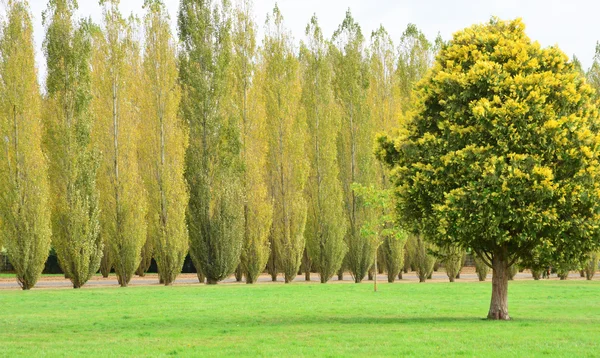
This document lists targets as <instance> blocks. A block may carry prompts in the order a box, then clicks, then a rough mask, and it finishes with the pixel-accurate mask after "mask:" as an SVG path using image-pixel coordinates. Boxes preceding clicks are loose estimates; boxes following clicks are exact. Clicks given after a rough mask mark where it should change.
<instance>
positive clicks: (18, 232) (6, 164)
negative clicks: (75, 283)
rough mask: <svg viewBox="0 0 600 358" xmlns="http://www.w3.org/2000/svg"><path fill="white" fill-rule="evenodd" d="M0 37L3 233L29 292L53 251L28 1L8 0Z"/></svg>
mask: <svg viewBox="0 0 600 358" xmlns="http://www.w3.org/2000/svg"><path fill="white" fill-rule="evenodd" d="M5 10H6V14H7V20H6V22H4V23H2V38H1V39H0V94H1V95H0V138H2V144H3V148H2V155H0V186H1V187H2V190H0V234H1V235H2V236H3V239H2V240H0V241H3V244H4V245H5V247H6V250H7V253H8V258H9V260H10V262H11V264H12V266H13V267H14V269H15V272H16V277H17V281H18V283H19V285H20V286H21V288H23V289H24V290H28V289H30V288H32V287H33V286H35V284H36V282H37V280H38V278H39V277H40V274H41V273H42V270H43V269H44V263H45V262H46V258H47V257H48V252H49V250H50V237H51V234H52V232H51V228H50V225H51V223H50V221H51V219H50V210H49V203H48V202H49V199H48V190H49V189H48V182H47V174H48V166H47V163H46V160H45V157H44V155H43V153H42V147H41V146H42V132H43V128H42V123H41V120H40V114H41V113H40V112H41V97H40V91H39V87H38V82H37V77H36V76H37V74H36V68H35V57H34V56H35V55H34V45H33V25H32V23H31V15H30V13H29V5H28V3H27V1H16V0H9V1H8V3H7V7H6V9H5Z"/></svg>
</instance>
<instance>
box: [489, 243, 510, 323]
mask: <svg viewBox="0 0 600 358" xmlns="http://www.w3.org/2000/svg"><path fill="white" fill-rule="evenodd" d="M505 256H506V255H504V254H503V253H495V254H494V255H493V256H492V269H493V271H492V301H491V302H490V311H489V313H488V319H493V320H509V319H510V317H509V316H508V269H509V267H508V260H507V259H506V258H505Z"/></svg>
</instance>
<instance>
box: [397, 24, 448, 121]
mask: <svg viewBox="0 0 600 358" xmlns="http://www.w3.org/2000/svg"><path fill="white" fill-rule="evenodd" d="M440 46H441V39H440V38H439V37H438V38H437V39H436V44H435V46H433V45H432V44H431V43H430V42H429V41H428V40H427V38H426V37H425V35H424V34H423V33H422V32H421V31H420V30H419V29H418V28H417V27H416V26H415V25H414V24H408V26H407V27H406V30H404V32H403V33H402V37H401V38H400V44H399V46H398V66H397V67H396V77H397V78H396V81H397V84H398V85H397V87H396V88H397V91H398V92H399V93H398V94H397V95H398V96H399V97H400V99H399V102H400V105H401V108H402V113H403V115H406V114H407V112H408V111H410V110H411V109H412V108H413V104H414V102H415V98H414V96H413V88H414V86H415V84H416V83H417V82H418V81H419V80H420V79H421V78H423V76H425V74H426V73H427V71H428V70H429V68H430V67H431V66H432V64H433V60H434V55H435V54H436V53H437V51H438V47H440Z"/></svg>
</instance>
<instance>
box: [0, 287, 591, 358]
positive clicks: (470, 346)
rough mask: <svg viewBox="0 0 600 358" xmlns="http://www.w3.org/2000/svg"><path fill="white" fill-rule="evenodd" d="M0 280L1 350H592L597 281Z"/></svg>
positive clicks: (281, 352)
mask: <svg viewBox="0 0 600 358" xmlns="http://www.w3.org/2000/svg"><path fill="white" fill-rule="evenodd" d="M490 290H491V284H490V283H489V282H484V283H477V282H471V283H460V282H457V283H452V284H451V283H425V284H417V283H414V284H398V283H396V284H381V285H380V291H379V292H377V293H373V292H372V286H371V285H370V284H327V285H321V284H316V283H314V284H305V283H294V284H289V285H283V284H259V285H244V284H232V285H217V286H206V285H200V284H198V285H190V286H175V287H159V286H152V287H129V288H94V289H81V290H73V289H54V290H32V291H29V292H22V291H18V290H5V291H0V310H1V314H0V356H11V357H12V356H40V355H43V354H45V355H48V356H77V355H94V356H122V355H136V356H161V355H163V356H167V355H181V356H191V355H193V356H214V355H227V356H257V355H266V356H290V355H293V356H302V355H303V356H352V355H361V356H382V355H392V356H459V355H462V356H497V357H500V356H501V357H507V356H509V357H510V356H543V355H552V356H565V357H585V356H598V355H600V340H599V338H598V337H599V333H600V281H591V282H588V281H516V282H511V283H510V286H509V309H510V313H511V315H512V316H513V321H510V322H492V321H487V320H483V319H482V317H485V315H486V313H487V308H488V304H489V296H490Z"/></svg>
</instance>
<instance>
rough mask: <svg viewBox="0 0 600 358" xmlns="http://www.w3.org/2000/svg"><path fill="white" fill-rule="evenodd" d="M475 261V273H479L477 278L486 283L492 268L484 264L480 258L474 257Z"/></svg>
mask: <svg viewBox="0 0 600 358" xmlns="http://www.w3.org/2000/svg"><path fill="white" fill-rule="evenodd" d="M474 261H475V272H477V278H478V279H479V281H485V279H486V278H487V274H488V272H489V270H490V268H489V267H488V266H487V265H486V264H485V262H483V261H482V260H481V259H480V258H479V257H477V256H475V257H474Z"/></svg>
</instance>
